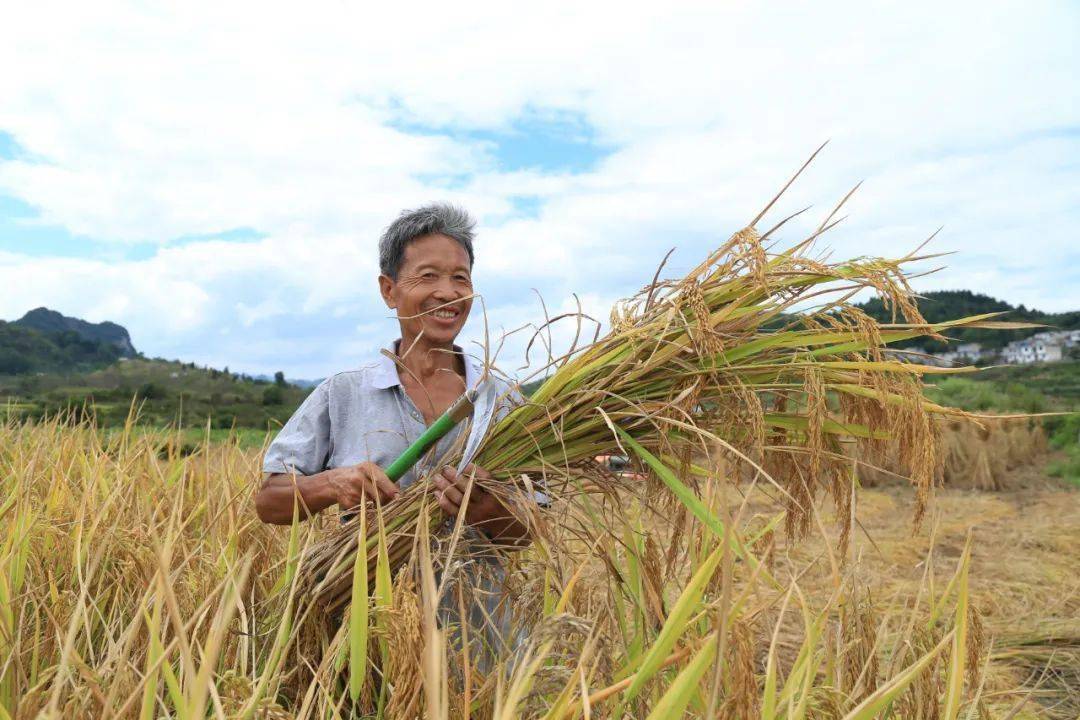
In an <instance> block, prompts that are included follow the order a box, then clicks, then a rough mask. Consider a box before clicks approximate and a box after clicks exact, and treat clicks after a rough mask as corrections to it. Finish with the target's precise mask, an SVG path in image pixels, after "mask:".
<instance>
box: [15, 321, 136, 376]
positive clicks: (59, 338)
mask: <svg viewBox="0 0 1080 720" xmlns="http://www.w3.org/2000/svg"><path fill="white" fill-rule="evenodd" d="M136 356H138V353H137V352H136V350H135V347H134V346H133V345H132V344H131V337H130V336H129V335H128V331H127V330H125V329H124V328H123V327H121V326H120V325H117V324H116V323H111V322H103V323H88V322H86V321H85V320H79V319H78V318H72V317H66V316H64V315H61V314H60V313H58V312H56V311H55V310H49V309H48V308H37V309H36V310H31V311H30V312H28V313H26V315H24V316H23V317H22V318H20V319H18V320H16V321H14V322H4V321H2V320H0V374H2V375H23V374H27V373H71V372H84V371H89V370H94V369H97V368H102V367H105V366H107V365H110V364H112V363H114V362H116V361H117V360H120V359H122V358H133V357H136Z"/></svg>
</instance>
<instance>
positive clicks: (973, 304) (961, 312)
mask: <svg viewBox="0 0 1080 720" xmlns="http://www.w3.org/2000/svg"><path fill="white" fill-rule="evenodd" d="M858 307H859V308H860V309H861V310H862V311H863V312H865V313H866V314H867V315H869V316H870V317H872V318H874V319H875V320H878V321H881V322H892V321H893V313H892V311H891V310H887V309H886V308H885V305H884V304H883V303H882V301H881V299H880V298H876V297H875V298H872V299H871V300H869V301H867V302H865V303H862V304H860V305H859V306H858ZM919 311H920V312H921V313H922V314H923V317H925V318H926V320H927V321H928V322H932V323H936V322H943V321H945V320H952V319H954V318H959V317H968V316H971V315H981V314H983V313H991V312H1003V313H1005V315H1003V316H1002V318H1001V319H1002V320H1017V321H1022V322H1030V323H1038V324H1040V325H1047V326H1050V327H1051V328H1054V329H1059V330H1073V329H1076V328H1080V311H1074V312H1065V313H1045V312H1041V311H1039V310H1034V309H1028V308H1026V307H1024V306H1023V305H1017V306H1013V305H1010V304H1009V303H1007V302H1004V301H1002V300H997V299H995V298H992V297H990V296H989V295H982V294H981V293H974V292H971V291H970V290H939V291H934V292H928V293H925V294H924V295H923V299H921V300H920V301H919ZM896 322H904V319H903V317H897V319H896ZM1040 331H1041V329H1040V328H1028V329H1024V330H990V329H985V328H958V329H956V330H952V331H950V332H948V333H947V335H948V337H950V338H952V339H953V340H954V341H955V342H961V343H969V342H977V343H981V344H982V345H983V346H984V347H987V348H1002V347H1005V345H1007V344H1008V343H1010V342H1012V341H1013V340H1022V339H1023V338H1026V337H1031V336H1032V335H1034V334H1035V333H1037V332H1040ZM896 347H900V348H911V347H921V348H923V349H924V350H925V351H926V352H930V353H938V352H944V351H945V350H947V349H948V348H949V347H950V346H949V345H945V344H944V343H942V342H940V341H937V340H928V339H926V338H913V339H911V340H908V341H906V342H900V343H896Z"/></svg>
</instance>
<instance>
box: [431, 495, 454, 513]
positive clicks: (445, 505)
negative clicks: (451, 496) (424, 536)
mask: <svg viewBox="0 0 1080 720" xmlns="http://www.w3.org/2000/svg"><path fill="white" fill-rule="evenodd" d="M435 502H437V503H439V507H440V508H442V511H443V512H444V513H446V514H447V515H457V512H458V508H457V506H456V505H454V504H453V503H452V502H450V500H448V499H447V497H446V495H444V494H443V493H438V494H437V495H436V496H435Z"/></svg>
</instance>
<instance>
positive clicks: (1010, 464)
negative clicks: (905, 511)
mask: <svg viewBox="0 0 1080 720" xmlns="http://www.w3.org/2000/svg"><path fill="white" fill-rule="evenodd" d="M1046 452H1047V441H1046V432H1045V431H1044V430H1043V428H1042V426H1041V425H1039V424H1038V423H1037V421H1035V420H1033V419H1031V418H1022V419H1015V418H1008V417H1005V418H1002V419H1000V420H995V419H993V418H992V417H990V416H980V417H979V418H978V422H969V421H968V419H966V418H965V419H958V420H952V421H950V422H948V423H946V424H945V425H944V427H942V428H941V442H940V455H941V461H940V463H939V468H940V472H939V475H938V478H937V479H938V481H939V484H940V485H941V486H944V487H951V488H960V489H972V490H986V491H1000V490H1005V489H1009V488H1015V487H1017V486H1023V485H1024V484H1025V483H1029V482H1030V481H1031V478H1029V477H1027V476H1026V474H1025V473H1018V472H1017V470H1019V469H1020V468H1023V467H1025V466H1032V465H1034V464H1036V463H1037V462H1038V461H1039V460H1042V459H1044V458H1045V455H1046ZM903 465H904V460H903V457H902V456H901V454H900V452H899V450H898V449H896V448H890V450H889V452H888V454H887V457H886V458H885V460H884V461H883V462H880V463H877V467H874V468H868V469H866V470H865V471H864V472H863V473H861V474H860V480H861V481H862V485H863V486H864V487H865V486H873V485H882V484H891V483H894V482H902V481H903V477H901V476H900V475H899V473H902V472H903ZM1036 476H1037V477H1038V475H1037V474H1036ZM1045 482H1046V481H1045V480H1044V479H1043V480H1041V484H1045Z"/></svg>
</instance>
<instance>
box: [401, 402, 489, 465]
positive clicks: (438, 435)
mask: <svg viewBox="0 0 1080 720" xmlns="http://www.w3.org/2000/svg"><path fill="white" fill-rule="evenodd" d="M478 395H479V393H477V392H476V390H469V391H468V392H466V393H465V394H464V395H462V396H461V397H459V398H458V399H457V400H455V401H454V404H453V405H451V406H450V407H448V408H447V409H446V412H444V413H443V414H442V415H441V416H440V417H439V419H438V420H436V421H435V422H433V423H431V425H429V426H428V428H427V429H426V430H424V432H423V433H422V434H421V435H420V437H418V438H416V440H415V441H414V442H413V444H412V445H410V446H409V447H407V448H405V451H404V452H402V453H401V455H399V456H398V459H397V460H395V461H394V462H392V463H390V466H389V467H388V468H386V476H387V477H388V478H390V479H391V480H393V481H394V482H397V481H398V479H399V478H400V477H401V476H402V475H404V474H405V473H407V472H409V468H411V467H412V466H413V465H415V464H416V462H417V461H418V460H419V459H420V458H421V457H422V456H423V454H424V453H426V452H427V451H428V450H429V449H430V448H431V446H432V445H434V444H435V443H437V442H439V440H441V439H442V438H443V436H445V435H446V433H448V432H450V429H451V428H453V427H454V426H455V425H457V424H458V423H459V422H461V421H462V420H464V419H465V418H467V417H468V416H469V415H471V414H472V411H473V404H474V403H475V402H476V398H477V396H478Z"/></svg>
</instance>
